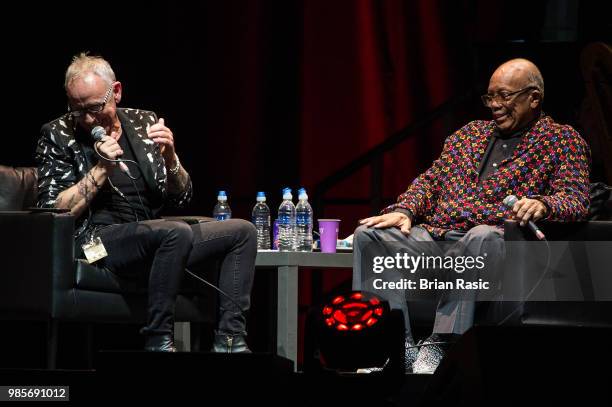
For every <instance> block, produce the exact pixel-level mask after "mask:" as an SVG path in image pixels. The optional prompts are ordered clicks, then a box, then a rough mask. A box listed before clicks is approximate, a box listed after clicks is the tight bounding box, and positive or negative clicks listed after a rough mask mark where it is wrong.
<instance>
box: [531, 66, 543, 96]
mask: <svg viewBox="0 0 612 407" xmlns="http://www.w3.org/2000/svg"><path fill="white" fill-rule="evenodd" d="M527 80H528V81H529V86H533V87H534V88H536V89H537V90H539V91H540V93H541V94H542V100H544V78H543V77H542V74H541V73H540V71H539V70H538V69H537V68H536V71H531V70H530V71H529V72H528V73H527Z"/></svg>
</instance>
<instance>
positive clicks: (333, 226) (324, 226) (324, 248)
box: [319, 219, 340, 253]
mask: <svg viewBox="0 0 612 407" xmlns="http://www.w3.org/2000/svg"><path fill="white" fill-rule="evenodd" d="M339 228H340V219H319V233H320V235H321V252H322V253H336V243H337V241H338V229H339Z"/></svg>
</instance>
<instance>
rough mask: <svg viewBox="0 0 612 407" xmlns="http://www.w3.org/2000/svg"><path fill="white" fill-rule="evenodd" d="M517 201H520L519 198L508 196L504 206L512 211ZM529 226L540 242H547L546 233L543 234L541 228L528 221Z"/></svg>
mask: <svg viewBox="0 0 612 407" xmlns="http://www.w3.org/2000/svg"><path fill="white" fill-rule="evenodd" d="M517 201H518V198H517V197H516V196H514V195H508V196H507V197H505V198H504V201H503V203H504V205H506V207H508V208H510V209H512V208H513V207H514V204H515V203H516V202H517ZM527 226H528V227H529V229H530V230H531V231H532V232H533V234H534V235H535V237H537V238H538V240H546V236H544V233H542V231H541V230H540V228H538V226H537V225H536V224H535V223H533V221H531V220H529V221H527Z"/></svg>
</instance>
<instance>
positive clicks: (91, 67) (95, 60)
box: [64, 52, 116, 89]
mask: <svg viewBox="0 0 612 407" xmlns="http://www.w3.org/2000/svg"><path fill="white" fill-rule="evenodd" d="M88 73H92V74H94V75H97V76H99V77H100V78H102V79H103V80H104V81H105V82H107V83H108V84H109V85H110V84H112V83H113V82H115V81H116V79H115V72H113V68H111V66H110V64H109V63H108V61H106V60H105V59H104V58H102V57H100V56H90V55H89V52H81V53H80V54H78V55H75V56H74V57H72V62H71V63H70V65H69V66H68V69H66V79H65V80H64V88H65V89H68V86H69V85H70V83H72V82H73V81H74V80H75V79H77V78H79V77H81V76H84V75H86V74H88Z"/></svg>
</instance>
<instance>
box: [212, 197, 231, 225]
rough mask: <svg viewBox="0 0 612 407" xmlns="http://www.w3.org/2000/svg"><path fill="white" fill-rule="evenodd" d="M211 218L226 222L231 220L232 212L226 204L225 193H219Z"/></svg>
mask: <svg viewBox="0 0 612 407" xmlns="http://www.w3.org/2000/svg"><path fill="white" fill-rule="evenodd" d="M213 218H215V219H217V220H227V219H231V218H232V210H231V209H230V207H229V204H228V203H227V194H226V193H225V191H219V195H218V196H217V204H216V205H215V209H214V210H213Z"/></svg>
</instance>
